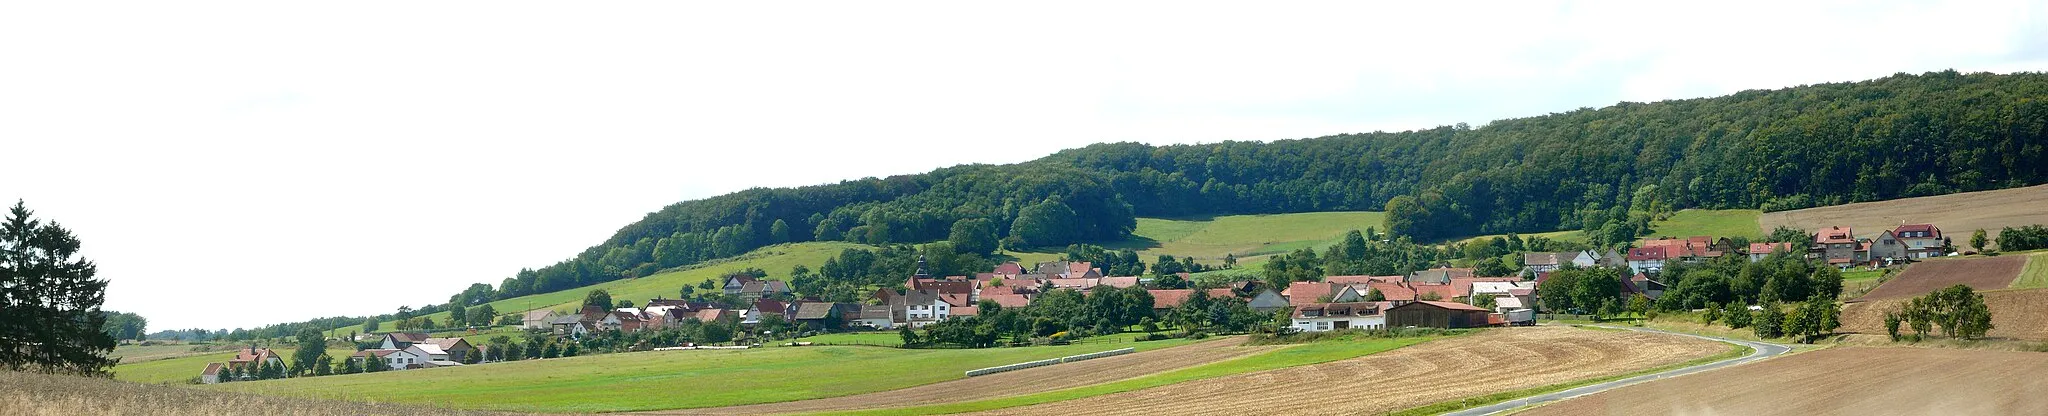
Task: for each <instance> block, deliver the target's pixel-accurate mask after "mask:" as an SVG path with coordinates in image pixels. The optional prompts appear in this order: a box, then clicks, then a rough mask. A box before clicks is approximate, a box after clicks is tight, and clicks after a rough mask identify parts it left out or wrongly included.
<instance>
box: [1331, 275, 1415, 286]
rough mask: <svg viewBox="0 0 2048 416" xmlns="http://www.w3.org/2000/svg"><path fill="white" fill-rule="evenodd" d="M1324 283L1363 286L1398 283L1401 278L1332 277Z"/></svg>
mask: <svg viewBox="0 0 2048 416" xmlns="http://www.w3.org/2000/svg"><path fill="white" fill-rule="evenodd" d="M1323 281H1325V282H1330V283H1336V284H1340V285H1362V284H1366V283H1372V282H1398V281H1401V276H1330V277H1325V278H1323Z"/></svg>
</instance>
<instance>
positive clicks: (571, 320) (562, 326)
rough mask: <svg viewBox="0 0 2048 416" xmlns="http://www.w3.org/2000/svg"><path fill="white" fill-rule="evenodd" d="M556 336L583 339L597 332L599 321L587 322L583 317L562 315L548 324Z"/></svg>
mask: <svg viewBox="0 0 2048 416" xmlns="http://www.w3.org/2000/svg"><path fill="white" fill-rule="evenodd" d="M548 326H549V327H552V328H553V330H554V332H555V333H556V334H560V335H569V336H575V337H581V336H583V335H586V334H589V333H590V331H594V330H597V321H592V320H586V319H585V318H584V316H583V315H562V316H557V317H555V322H553V323H550V324H548Z"/></svg>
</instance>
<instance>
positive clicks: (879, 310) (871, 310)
mask: <svg viewBox="0 0 2048 416" xmlns="http://www.w3.org/2000/svg"><path fill="white" fill-rule="evenodd" d="M889 309H890V308H889V305H860V314H859V315H857V316H856V317H855V318H854V319H853V320H852V321H853V322H852V323H851V324H852V325H858V326H865V327H870V328H874V329H889V328H893V327H894V321H895V320H894V319H892V317H891V314H890V313H889Z"/></svg>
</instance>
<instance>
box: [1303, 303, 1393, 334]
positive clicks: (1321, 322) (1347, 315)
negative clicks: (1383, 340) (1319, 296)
mask: <svg viewBox="0 0 2048 416" xmlns="http://www.w3.org/2000/svg"><path fill="white" fill-rule="evenodd" d="M1380 306H1381V302H1350V303H1317V304H1309V305H1303V306H1301V307H1299V308H1295V309H1294V325H1293V327H1294V329H1295V330H1299V331H1304V332H1322V331H1335V330H1341V329H1354V328H1355V329H1384V328H1386V327H1387V317H1386V315H1382V314H1380Z"/></svg>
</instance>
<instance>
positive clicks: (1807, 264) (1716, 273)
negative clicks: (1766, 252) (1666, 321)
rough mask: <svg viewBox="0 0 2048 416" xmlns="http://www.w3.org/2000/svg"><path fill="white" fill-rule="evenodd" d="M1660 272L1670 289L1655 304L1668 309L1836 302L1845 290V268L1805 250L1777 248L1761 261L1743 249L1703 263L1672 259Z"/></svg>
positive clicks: (1662, 279) (1663, 281)
mask: <svg viewBox="0 0 2048 416" xmlns="http://www.w3.org/2000/svg"><path fill="white" fill-rule="evenodd" d="M1657 278H1658V279H1659V280H1660V281H1661V283H1664V285H1665V287H1666V288H1667V289H1666V290H1665V291H1664V296H1663V297H1660V298H1658V299H1657V304H1656V305H1655V306H1656V307H1657V309H1658V310H1664V311H1678V310H1692V309H1700V308H1707V307H1709V305H1744V306H1747V305H1761V304H1765V303H1774V302H1805V301H1807V300H1809V299H1825V300H1827V301H1828V302H1833V301H1834V300H1835V298H1837V297H1839V296H1841V294H1842V273H1841V271H1840V270H1837V269H1835V268H1833V267H1827V266H1824V265H1818V264H1815V263H1814V262H1812V261H1809V260H1807V259H1806V258H1805V257H1804V253H1785V252H1780V253H1773V254H1771V255H1770V256H1767V257H1764V259H1763V260H1762V261H1757V262H1751V261H1749V257H1748V256H1739V255H1730V256H1722V257H1720V258H1717V259H1712V260H1707V261H1703V262H1700V263H1686V262H1669V263H1667V264H1666V266H1665V268H1664V271H1663V272H1662V273H1661V274H1659V275H1658V276H1657Z"/></svg>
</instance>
